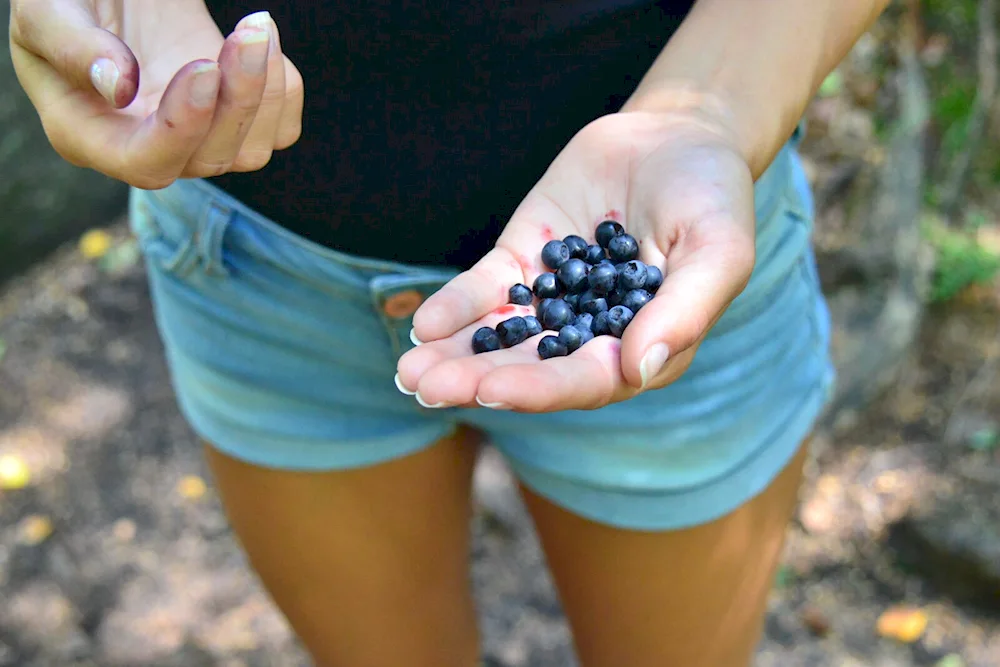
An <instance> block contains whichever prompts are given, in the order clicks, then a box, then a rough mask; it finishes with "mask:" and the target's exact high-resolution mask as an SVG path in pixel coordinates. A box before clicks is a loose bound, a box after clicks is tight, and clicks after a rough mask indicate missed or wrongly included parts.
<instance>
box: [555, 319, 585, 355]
mask: <svg viewBox="0 0 1000 667" xmlns="http://www.w3.org/2000/svg"><path fill="white" fill-rule="evenodd" d="M587 333H590V332H589V331H588V332H587ZM559 342H560V343H562V344H563V345H565V346H566V349H567V350H568V351H569V352H570V354H572V353H573V352H576V351H577V350H578V349H579V348H580V346H581V345H583V332H582V331H580V330H579V329H577V328H576V327H575V326H573V325H572V324H567V325H566V326H564V327H563V328H562V329H560V330H559Z"/></svg>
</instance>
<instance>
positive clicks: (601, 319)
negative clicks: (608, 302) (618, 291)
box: [590, 310, 611, 336]
mask: <svg viewBox="0 0 1000 667" xmlns="http://www.w3.org/2000/svg"><path fill="white" fill-rule="evenodd" d="M608 312H609V311H607V310H605V311H603V312H600V313H597V315H595V316H594V323H593V324H591V325H590V330H591V331H593V332H594V335H595V336H610V335H611V323H610V321H609V320H608Z"/></svg>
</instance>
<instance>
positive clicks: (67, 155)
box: [41, 114, 89, 167]
mask: <svg viewBox="0 0 1000 667" xmlns="http://www.w3.org/2000/svg"><path fill="white" fill-rule="evenodd" d="M41 120H42V130H43V131H44V132H45V137H46V138H47V139H48V140H49V144H50V145H51V146H52V149H53V150H55V152H56V154H57V155H59V157H61V158H62V159H63V160H66V162H69V163H70V164H72V165H73V166H75V167H85V166H87V163H88V162H89V161H88V160H86V159H85V158H84V157H83V156H82V155H80V153H79V152H78V151H77V149H76V146H75V142H73V140H72V132H71V130H70V129H69V128H68V127H66V125H65V124H63V123H59V122H53V121H52V119H51V118H49V117H48V116H47V115H46V114H41Z"/></svg>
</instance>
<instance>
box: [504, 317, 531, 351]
mask: <svg viewBox="0 0 1000 667" xmlns="http://www.w3.org/2000/svg"><path fill="white" fill-rule="evenodd" d="M497 334H498V335H499V336H500V342H501V343H502V344H503V346H504V347H514V346H515V345H518V344H519V343H523V342H524V341H526V340H528V323H527V322H525V321H524V318H523V317H512V318H510V319H509V320H504V321H503V322H501V323H500V324H498V325H497Z"/></svg>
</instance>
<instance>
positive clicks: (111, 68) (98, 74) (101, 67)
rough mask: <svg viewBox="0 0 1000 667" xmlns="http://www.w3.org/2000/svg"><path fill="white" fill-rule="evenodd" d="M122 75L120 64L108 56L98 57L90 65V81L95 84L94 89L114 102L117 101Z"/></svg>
mask: <svg viewBox="0 0 1000 667" xmlns="http://www.w3.org/2000/svg"><path fill="white" fill-rule="evenodd" d="M120 77H121V71H120V70H119V69H118V65H116V64H115V63H114V61H112V60H109V59H107V58H98V59H97V60H95V61H94V64H93V65H91V66H90V82H91V83H92V84H94V89H95V90H96V91H97V92H99V93H100V94H101V97H103V98H104V99H106V100H107V101H108V102H111V103H112V104H114V103H115V92H116V91H117V90H118V79H119V78H120Z"/></svg>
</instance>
